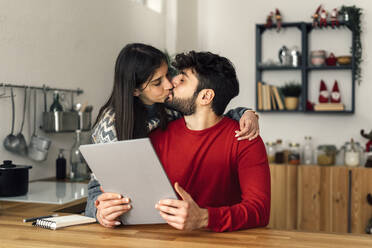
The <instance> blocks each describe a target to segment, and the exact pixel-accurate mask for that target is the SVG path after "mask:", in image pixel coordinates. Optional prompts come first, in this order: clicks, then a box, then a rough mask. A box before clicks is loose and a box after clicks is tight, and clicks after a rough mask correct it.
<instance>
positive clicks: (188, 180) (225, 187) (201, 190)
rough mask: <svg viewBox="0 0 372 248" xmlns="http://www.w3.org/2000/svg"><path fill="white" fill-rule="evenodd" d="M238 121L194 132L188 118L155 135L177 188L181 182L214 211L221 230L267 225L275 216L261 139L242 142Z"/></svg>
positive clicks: (212, 219) (212, 223)
mask: <svg viewBox="0 0 372 248" xmlns="http://www.w3.org/2000/svg"><path fill="white" fill-rule="evenodd" d="M235 130H239V124H238V122H236V121H234V120H232V119H229V118H227V117H224V118H223V119H222V120H221V121H220V122H218V123H217V124H216V125H214V126H212V127H210V128H207V129H204V130H201V131H194V130H190V129H188V128H187V127H186V124H185V120H184V118H180V119H178V120H176V121H173V122H171V123H170V124H169V125H168V127H167V129H166V130H165V131H163V130H160V129H157V130H155V131H154V132H152V133H151V134H150V139H151V141H152V143H153V146H154V148H155V151H156V153H157V154H158V156H159V159H160V161H161V163H162V164H163V167H164V170H165V172H166V173H167V175H168V178H169V180H170V181H171V183H172V185H174V183H175V182H178V183H179V184H180V186H181V187H183V188H184V189H185V190H186V192H188V193H189V194H190V195H191V196H192V197H193V199H194V200H195V202H196V203H197V204H198V205H199V207H201V208H207V209H208V213H209V223H208V228H209V229H212V230H213V231H216V232H223V231H233V230H238V229H244V228H252V227H258V226H266V225H267V224H268V223H269V217H270V170H269V166H268V161H267V156H266V150H265V146H264V144H263V142H262V139H261V138H260V137H258V138H256V139H254V140H252V141H248V140H242V141H237V139H236V138H235V137H234V136H235V132H234V131H235Z"/></svg>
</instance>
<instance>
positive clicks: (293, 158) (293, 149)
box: [288, 143, 300, 165]
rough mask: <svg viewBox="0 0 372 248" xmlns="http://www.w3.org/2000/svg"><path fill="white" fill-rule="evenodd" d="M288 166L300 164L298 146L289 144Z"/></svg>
mask: <svg viewBox="0 0 372 248" xmlns="http://www.w3.org/2000/svg"><path fill="white" fill-rule="evenodd" d="M288 164H293V165H299V164H300V144H298V143H289V153H288Z"/></svg>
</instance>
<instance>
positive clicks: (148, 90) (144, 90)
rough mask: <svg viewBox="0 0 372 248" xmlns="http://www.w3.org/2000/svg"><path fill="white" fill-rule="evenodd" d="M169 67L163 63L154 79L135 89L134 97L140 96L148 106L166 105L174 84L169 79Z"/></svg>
mask: <svg viewBox="0 0 372 248" xmlns="http://www.w3.org/2000/svg"><path fill="white" fill-rule="evenodd" d="M167 73H168V65H167V64H166V63H163V64H162V65H161V66H160V67H159V68H158V69H157V70H156V71H155V73H154V75H153V76H152V78H151V79H150V80H148V81H147V82H145V83H143V84H142V85H141V87H140V88H139V89H135V91H134V96H138V97H139V99H141V101H142V102H143V103H144V104H146V105H152V104H154V103H164V101H165V100H166V99H167V98H168V97H169V93H170V90H171V89H172V88H173V86H172V84H171V83H170V81H169V80H168V78H167Z"/></svg>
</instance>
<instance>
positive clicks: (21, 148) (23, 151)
mask: <svg viewBox="0 0 372 248" xmlns="http://www.w3.org/2000/svg"><path fill="white" fill-rule="evenodd" d="M26 104H27V87H25V97H24V102H23V117H22V124H21V129H20V130H19V133H18V134H17V136H16V138H17V139H18V141H19V143H18V145H17V146H16V147H15V152H16V153H18V154H19V155H22V156H27V143H26V139H25V136H24V135H23V134H22V130H23V125H24V123H25V114H26Z"/></svg>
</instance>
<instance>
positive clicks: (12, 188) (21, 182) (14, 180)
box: [0, 160, 32, 196]
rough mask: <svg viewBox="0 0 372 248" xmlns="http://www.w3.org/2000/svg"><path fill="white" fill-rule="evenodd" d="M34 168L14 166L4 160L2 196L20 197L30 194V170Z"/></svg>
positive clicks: (0, 169)
mask: <svg viewBox="0 0 372 248" xmlns="http://www.w3.org/2000/svg"><path fill="white" fill-rule="evenodd" d="M31 168H32V166H22V165H15V164H12V161H11V160H4V164H2V165H0V196H20V195H25V194H27V192H28V170H29V169H31Z"/></svg>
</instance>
